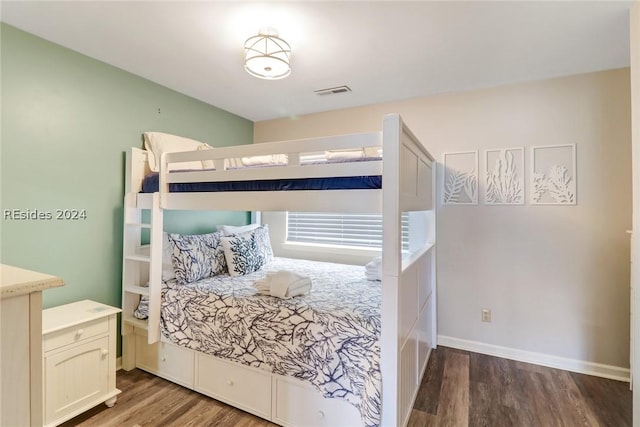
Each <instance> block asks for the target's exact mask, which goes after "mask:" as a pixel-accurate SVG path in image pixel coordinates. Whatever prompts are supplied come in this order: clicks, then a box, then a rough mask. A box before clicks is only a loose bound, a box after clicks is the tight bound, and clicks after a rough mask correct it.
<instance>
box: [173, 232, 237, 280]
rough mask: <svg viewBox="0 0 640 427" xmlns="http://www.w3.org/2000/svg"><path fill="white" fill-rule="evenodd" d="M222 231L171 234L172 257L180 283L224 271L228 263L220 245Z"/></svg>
mask: <svg viewBox="0 0 640 427" xmlns="http://www.w3.org/2000/svg"><path fill="white" fill-rule="evenodd" d="M221 237H222V233H221V232H216V233H209V234H195V235H182V234H173V233H170V234H169V241H170V242H171V247H172V248H173V253H172V255H171V259H172V261H173V269H174V270H175V273H176V280H177V281H178V283H180V284H185V283H191V282H195V281H197V280H200V279H204V278H206V277H211V276H215V275H216V274H220V273H224V272H225V270H226V268H227V263H226V261H225V257H224V251H223V249H222V246H221V245H220V238H221Z"/></svg>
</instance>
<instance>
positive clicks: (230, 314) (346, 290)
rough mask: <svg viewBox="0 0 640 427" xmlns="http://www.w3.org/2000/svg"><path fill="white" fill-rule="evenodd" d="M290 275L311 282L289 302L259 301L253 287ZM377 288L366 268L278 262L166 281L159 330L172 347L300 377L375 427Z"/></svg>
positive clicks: (378, 404)
mask: <svg viewBox="0 0 640 427" xmlns="http://www.w3.org/2000/svg"><path fill="white" fill-rule="evenodd" d="M277 270H289V271H295V272H296V273H298V274H301V275H304V276H308V277H310V278H311V280H312V289H311V292H310V293H309V294H307V295H303V296H298V297H295V298H292V299H287V300H285V299H279V298H276V297H271V296H263V295H258V294H257V291H256V289H254V288H253V287H252V284H253V282H255V281H256V280H258V279H261V278H263V277H264V276H265V274H266V272H267V271H277ZM381 301H382V297H381V288H380V282H374V281H368V280H366V279H365V275H364V268H363V267H358V266H348V265H342V264H331V263H322V262H312V261H305V260H293V259H286V258H276V259H275V260H274V261H272V262H271V263H269V264H267V266H266V267H265V268H264V269H263V270H261V271H259V272H256V273H252V274H248V275H245V276H239V277H230V276H228V275H220V276H214V277H210V278H208V279H204V280H201V281H198V282H195V283H190V284H186V285H179V284H177V283H176V282H175V281H170V282H168V283H166V285H165V287H164V289H163V298H162V316H161V326H162V333H163V335H164V336H165V337H166V338H167V339H168V340H169V341H171V342H173V343H175V344H178V345H181V346H184V347H188V348H191V349H194V350H197V351H201V352H203V353H207V354H210V355H213V356H216V357H220V358H223V359H227V360H231V361H235V362H239V363H242V364H245V365H249V366H253V367H257V368H261V369H265V370H267V371H269V372H274V373H276V374H280V375H286V376H291V377H295V378H298V379H300V380H303V381H306V382H308V383H311V384H313V385H314V386H316V388H318V389H319V390H321V391H322V393H323V394H324V396H325V397H333V398H341V399H345V400H347V401H349V402H350V403H351V404H353V405H355V406H356V407H357V408H358V409H359V411H360V413H361V416H362V420H363V423H364V425H366V426H376V425H379V424H380V410H381V374H380V311H381Z"/></svg>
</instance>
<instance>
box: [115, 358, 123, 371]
mask: <svg viewBox="0 0 640 427" xmlns="http://www.w3.org/2000/svg"><path fill="white" fill-rule="evenodd" d="M120 369H122V357H117V358H116V371H119V370H120Z"/></svg>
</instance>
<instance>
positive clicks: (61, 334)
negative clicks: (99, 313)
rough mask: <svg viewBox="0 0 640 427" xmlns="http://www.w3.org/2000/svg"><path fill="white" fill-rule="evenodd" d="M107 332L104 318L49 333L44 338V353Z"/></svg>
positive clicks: (106, 322) (107, 328) (106, 323)
mask: <svg viewBox="0 0 640 427" xmlns="http://www.w3.org/2000/svg"><path fill="white" fill-rule="evenodd" d="M107 332H109V321H108V320H107V319H105V318H102V319H95V320H92V321H90V322H86V323H82V324H80V325H75V326H71V327H69V328H65V329H61V330H59V331H56V332H51V333H48V334H46V335H45V337H44V351H49V350H54V349H56V348H60V347H63V346H65V345H68V344H73V343H75V342H78V341H81V340H83V339H86V338H90V337H94V336H96V335H100V334H106V333H107Z"/></svg>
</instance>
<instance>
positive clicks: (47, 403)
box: [42, 300, 121, 426]
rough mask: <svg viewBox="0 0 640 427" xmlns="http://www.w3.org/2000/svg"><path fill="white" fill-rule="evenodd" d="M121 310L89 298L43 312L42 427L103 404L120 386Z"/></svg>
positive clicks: (112, 401) (111, 400)
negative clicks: (118, 341)
mask: <svg viewBox="0 0 640 427" xmlns="http://www.w3.org/2000/svg"><path fill="white" fill-rule="evenodd" d="M120 311H121V310H120V309H119V308H115V307H111V306H108V305H104V304H100V303H97V302H94V301H90V300H84V301H78V302H74V303H71V304H66V305H61V306H58V307H53V308H48V309H46V310H43V311H42V346H43V349H44V365H43V366H44V393H43V397H44V424H45V426H55V425H58V424H61V423H63V422H65V421H67V420H69V419H71V418H73V417H75V416H76V415H79V414H81V413H82V412H84V411H86V410H88V409H90V408H92V407H94V406H96V405H99V404H101V403H103V402H104V403H105V404H106V405H107V406H108V407H111V406H113V405H114V404H115V402H116V395H117V394H119V393H120V390H118V389H117V388H116V322H117V314H118V313H119V312H120Z"/></svg>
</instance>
